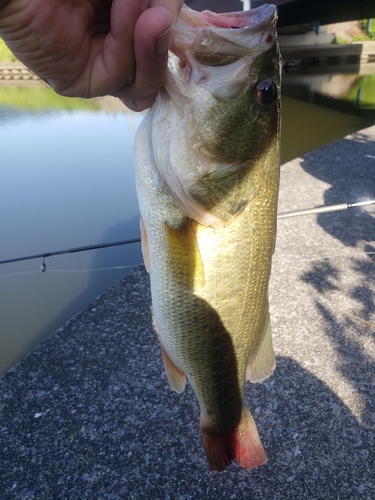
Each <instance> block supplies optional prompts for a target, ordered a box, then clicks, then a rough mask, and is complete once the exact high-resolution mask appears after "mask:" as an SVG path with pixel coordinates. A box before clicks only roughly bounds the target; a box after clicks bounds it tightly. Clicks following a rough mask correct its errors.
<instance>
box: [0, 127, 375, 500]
mask: <svg viewBox="0 0 375 500" xmlns="http://www.w3.org/2000/svg"><path fill="white" fill-rule="evenodd" d="M374 197H375V127H371V128H369V129H367V130H364V131H361V132H359V133H357V134H353V135H351V136H348V137H346V138H344V139H341V140H339V141H337V142H335V143H333V144H330V145H328V146H326V147H324V148H322V149H320V150H316V151H313V152H311V153H310V154H307V155H305V156H304V157H303V158H297V159H295V160H293V161H291V162H289V163H287V164H285V165H284V166H283V167H282V182H281V194H280V212H284V211H290V210H295V209H302V208H307V207H312V206H317V205H322V204H336V203H342V202H355V201H360V200H364V199H367V198H374ZM374 278H375V208H374V206H372V207H368V208H363V209H351V210H347V211H343V212H335V213H328V214H322V215H319V216H316V215H310V216H305V217H299V218H293V219H283V220H280V221H279V231H278V244H277V249H276V254H275V259H274V268H273V276H272V280H271V309H272V311H271V313H272V314H271V317H272V324H273V335H274V345H275V351H276V355H277V369H276V371H275V373H274V375H273V376H272V377H271V378H270V379H269V380H268V381H266V382H265V383H263V384H256V385H251V384H248V385H247V389H246V402H247V405H248V406H249V408H250V410H251V412H252V414H253V416H254V418H255V420H256V422H257V425H258V429H259V432H260V435H261V438H262V440H263V443H264V446H265V449H266V451H267V453H268V458H269V461H268V464H267V465H265V466H262V467H260V468H259V469H257V470H254V471H250V472H249V471H245V470H243V469H240V468H239V467H238V466H237V465H236V464H233V465H231V466H230V467H229V468H228V469H227V470H226V471H225V472H223V473H217V472H214V473H213V472H210V471H209V469H208V467H207V463H206V459H205V455H204V452H203V449H202V446H201V443H200V436H199V423H198V419H199V409H198V405H197V402H196V400H195V397H194V394H193V393H192V390H191V388H190V386H189V385H188V386H187V389H186V391H185V393H183V394H181V395H177V394H175V393H173V392H172V391H171V390H170V389H169V386H168V383H167V380H166V377H165V374H164V370H163V365H162V361H161V356H160V352H159V347H158V344H157V340H156V337H155V334H154V333H153V330H152V326H151V314H150V292H149V284H148V276H147V274H146V273H145V271H144V269H143V267H140V268H137V269H135V270H134V272H133V273H131V274H130V275H129V276H128V277H126V278H125V279H123V280H122V281H120V282H118V283H117V284H115V285H114V286H113V287H112V288H110V289H109V290H108V291H107V292H106V293H104V294H103V295H102V296H101V297H99V298H98V299H97V300H96V301H94V302H93V303H92V304H91V305H90V306H89V307H88V308H86V309H85V310H84V311H82V312H81V313H80V314H78V315H77V316H75V317H74V318H73V319H72V320H71V321H69V322H68V323H67V324H66V325H65V326H64V327H63V328H62V329H60V330H59V331H58V332H56V334H55V335H53V336H52V337H51V338H50V339H49V340H47V341H46V342H45V343H44V344H42V345H41V346H39V347H38V348H37V349H35V350H34V351H33V352H32V353H31V354H30V355H29V356H28V357H27V358H26V359H25V360H23V361H22V362H20V363H19V364H18V365H17V366H15V367H14V368H13V369H12V370H10V372H8V373H7V374H6V375H5V376H4V377H3V378H2V379H1V380H0V398H1V399H0V401H1V409H0V456H1V460H0V464H1V465H0V467H1V469H0V499H1V500H13V499H37V500H45V499H51V500H52V499H53V500H55V499H67V500H73V499H77V500H84V499H90V500H91V499H160V500H168V499H169V500H193V499H194V500H195V499H209V500H217V499H226V500H227V499H246V500H250V499H254V500H255V499H257V500H258V499H266V500H273V499H275V500H276V499H283V500H285V499H298V500H301V499H308V500H313V499H335V500H338V499H340V500H342V499H350V500H353V499H374V498H375V460H374V459H375V449H374V442H375V385H374V378H375V284H374Z"/></svg>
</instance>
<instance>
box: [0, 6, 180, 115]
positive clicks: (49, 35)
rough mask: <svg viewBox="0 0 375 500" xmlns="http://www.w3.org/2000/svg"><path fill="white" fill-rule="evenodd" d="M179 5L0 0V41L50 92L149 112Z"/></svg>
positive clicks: (162, 68) (166, 56) (164, 67)
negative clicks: (107, 98)
mask: <svg viewBox="0 0 375 500" xmlns="http://www.w3.org/2000/svg"><path fill="white" fill-rule="evenodd" d="M182 3H183V0H150V1H148V0H112V1H111V0H75V1H73V2H72V1H70V0H48V1H45V0H0V36H1V37H2V38H3V39H4V41H5V43H6V44H7V45H8V46H9V48H10V49H11V50H12V51H13V53H14V54H15V55H16V57H18V58H19V59H20V61H22V62H23V63H24V64H25V65H26V66H28V67H29V68H30V69H31V70H32V71H33V72H34V73H36V74H37V75H38V76H39V77H40V78H41V79H43V80H44V81H45V82H46V83H48V85H50V86H51V87H52V88H53V89H54V90H55V92H57V93H58V94H60V95H63V96H68V97H85V98H89V97H98V96H103V95H113V96H116V97H119V98H120V99H121V100H122V101H123V102H124V104H125V105H126V106H128V107H129V108H130V109H132V110H134V111H141V110H143V109H146V108H148V107H150V106H151V105H152V104H153V102H154V100H155V96H156V92H157V90H158V88H159V87H161V85H162V84H163V82H164V78H165V73H166V65H167V59H168V39H169V28H170V26H171V23H172V22H174V21H176V19H177V16H178V13H179V11H180V9H181V6H182Z"/></svg>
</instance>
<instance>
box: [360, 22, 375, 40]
mask: <svg viewBox="0 0 375 500" xmlns="http://www.w3.org/2000/svg"><path fill="white" fill-rule="evenodd" d="M367 23H368V19H363V20H362V21H361V28H362V31H363V32H364V33H366V35H367V39H368V40H373V41H375V19H371V27H370V31H369V32H367Z"/></svg>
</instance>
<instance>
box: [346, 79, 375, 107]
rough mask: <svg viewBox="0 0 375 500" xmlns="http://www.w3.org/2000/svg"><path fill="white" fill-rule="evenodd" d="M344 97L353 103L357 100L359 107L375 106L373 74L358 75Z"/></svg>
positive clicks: (374, 80)
mask: <svg viewBox="0 0 375 500" xmlns="http://www.w3.org/2000/svg"><path fill="white" fill-rule="evenodd" d="M346 98H347V100H348V101H351V102H354V103H355V102H357V101H358V103H359V105H360V106H361V107H369V108H375V75H364V76H360V77H359V78H358V79H357V80H356V82H355V83H354V85H353V86H352V88H351V89H350V90H349V92H348V94H347V96H346Z"/></svg>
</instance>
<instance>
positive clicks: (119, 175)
mask: <svg viewBox="0 0 375 500" xmlns="http://www.w3.org/2000/svg"><path fill="white" fill-rule="evenodd" d="M361 78H362V80H363V77H359V76H358V75H352V79H351V84H350V85H349V84H348V75H343V77H342V78H341V79H340V78H339V77H338V75H335V76H334V77H333V76H332V75H329V74H326V75H324V76H322V75H320V76H319V78H315V79H314V78H311V75H310V77H309V78H306V77H304V76H303V75H294V74H293V75H285V79H284V91H283V92H284V94H283V100H282V105H283V131H282V163H283V162H285V161H288V160H289V159H292V158H294V157H296V156H300V155H302V154H304V153H306V152H307V151H310V150H312V149H314V148H317V147H320V146H322V145H324V144H327V143H329V142H331V141H333V140H335V139H338V138H340V137H342V136H344V135H346V134H348V133H351V132H354V131H356V130H359V129H361V128H365V127H367V126H370V125H372V124H374V123H375V112H374V110H373V109H372V105H371V103H370V104H368V103H366V105H365V106H364V105H363V103H362V104H361V103H360V102H354V103H353V98H352V97H350V95H349V92H346V94H345V95H344V94H343V90H342V88H343V85H344V84H343V82H344V81H345V82H346V87H345V88H347V87H348V85H349V87H350V88H352V87H353V85H354V84H355V85H357V84H358V82H361V81H362V80H361ZM332 80H335V81H336V84H333V83H331V87H330V86H329V82H332ZM340 82H341V83H340ZM353 82H354V83H353ZM324 83H325V86H324ZM319 85H320V86H319ZM335 85H336V87H335ZM362 86H363V87H364V84H362ZM324 87H325V88H326V90H325V91H324ZM334 88H336V89H337V91H336V92H337V95H335V90H334ZM327 89H329V91H327ZM349 90H350V89H349ZM340 93H341V94H340ZM357 94H358V90H357ZM348 95H349V97H348ZM332 97H336V98H337V97H340V100H337V99H332ZM374 107H375V106H374ZM142 117H143V116H142V115H141V114H135V113H132V112H130V111H127V110H126V109H125V108H124V107H122V106H121V105H120V104H119V103H117V102H116V101H114V100H112V99H107V98H106V99H104V100H100V101H94V102H90V103H85V102H84V103H82V101H79V100H69V99H63V98H61V97H58V96H54V95H53V93H51V92H50V91H49V90H48V89H45V88H35V87H30V88H17V87H2V88H0V143H1V170H0V235H1V246H0V261H2V260H6V259H12V258H18V257H23V256H29V255H35V254H42V253H46V252H56V251H60V250H65V249H70V248H77V247H81V246H82V247H83V246H88V245H96V244H101V243H107V242H115V241H122V240H127V239H133V238H138V237H139V221H138V219H139V214H138V206H137V200H136V194H135V186H134V166H133V139H134V133H135V130H136V128H137V126H138V125H139V123H140V121H141V119H142ZM344 201H345V200H343V202H344ZM141 262H142V256H141V252H140V245H139V244H138V243H135V244H130V245H124V246H116V247H110V248H103V249H98V250H90V251H86V252H81V253H74V254H68V255H59V256H54V257H48V258H46V259H45V261H44V263H45V265H46V271H45V272H42V271H41V265H42V263H43V262H42V259H40V258H39V259H33V260H26V261H20V262H15V263H8V264H1V265H0V376H1V374H2V373H4V372H5V371H6V370H8V369H9V368H10V367H11V366H12V365H13V364H14V363H15V362H16V361H17V360H19V359H21V358H22V357H23V356H24V355H26V354H27V353H28V352H29V351H30V350H31V349H32V348H33V347H34V346H35V345H37V344H38V343H40V342H41V341H42V340H44V339H45V338H47V337H48V335H50V334H51V333H53V332H54V331H55V330H56V329H58V328H59V327H60V326H61V325H63V324H64V323H65V322H66V321H67V320H68V319H69V318H71V317H72V316H73V315H74V314H76V313H77V312H79V311H80V310H81V309H82V308H83V307H84V306H86V305H87V304H88V303H90V302H91V301H92V300H93V299H94V298H95V297H96V296H98V295H99V294H100V293H102V292H103V291H104V290H105V289H106V288H107V287H109V286H110V285H111V284H113V283H114V282H115V281H117V280H118V279H120V278H121V277H123V276H124V275H125V274H126V273H127V272H128V271H129V270H130V269H131V268H132V267H133V266H135V265H137V264H140V263H141Z"/></svg>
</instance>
